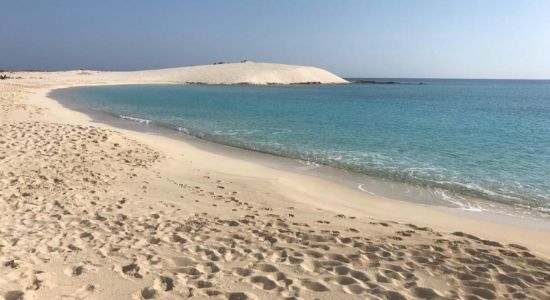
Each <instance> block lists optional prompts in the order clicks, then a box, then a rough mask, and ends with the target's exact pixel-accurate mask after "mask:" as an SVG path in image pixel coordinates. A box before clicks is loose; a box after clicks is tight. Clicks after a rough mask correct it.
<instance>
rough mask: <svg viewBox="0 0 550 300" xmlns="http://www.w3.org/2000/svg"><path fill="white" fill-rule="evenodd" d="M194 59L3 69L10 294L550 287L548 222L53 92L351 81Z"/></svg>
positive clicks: (3, 194) (470, 291)
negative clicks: (141, 121)
mask: <svg viewBox="0 0 550 300" xmlns="http://www.w3.org/2000/svg"><path fill="white" fill-rule="evenodd" d="M216 67H219V66H216ZM193 68H194V69H187V70H183V71H182V70H181V69H180V70H176V69H167V70H158V71H147V72H95V71H69V72H16V73H7V75H8V76H9V78H8V79H6V80H0V261H1V263H2V264H1V265H0V299H1V298H2V297H3V298H4V299H6V300H17V299H187V298H193V299H202V298H209V297H214V298H221V299H232V300H235V299H279V298H287V299H548V298H550V232H549V231H548V230H544V229H533V228H528V227H523V226H517V225H511V224H505V223H503V222H498V221H489V220H483V219H481V218H470V217H467V216H464V215H461V214H459V213H453V212H452V211H449V210H446V209H443V208H437V207H431V206H426V205H419V204H413V203H407V202H402V201H398V200H393V199H386V198H381V197H378V196H374V195H369V194H367V193H364V192H361V191H359V190H357V189H352V188H349V187H346V186H343V185H340V184H338V183H335V182H330V181H327V180H324V179H321V178H316V177H311V176H305V175H303V174H297V173H292V172H287V171H284V170H278V169H272V168H269V167H267V166H264V165H261V164H257V163H254V162H250V161H245V160H240V159H237V158H233V157H227V156H223V155H220V154H219V153H211V152H208V151H205V150H202V149H199V148H197V147H195V146H193V145H192V144H190V143H186V142H185V141H182V140H176V139H171V138H169V137H165V136H160V135H154V134H148V133H144V132H137V131H130V130H124V129H120V128H114V127H112V126H109V125H106V124H101V123H97V122H93V120H92V119H91V118H90V117H89V116H87V115H85V114H82V113H80V112H76V111H72V110H69V109H67V108H65V107H63V106H62V105H61V104H59V103H58V102H56V101H55V100H53V99H50V98H49V97H48V93H49V92H50V91H51V90H53V89H57V88H63V87H71V86H83V85H102V84H131V83H184V82H201V83H224V84H231V83H251V84H270V83H311V82H326V83H329V82H330V83H345V81H344V80H343V79H341V78H339V77H337V76H335V75H333V74H331V73H328V72H326V71H323V70H320V69H314V68H312V69H308V68H307V67H300V68H298V69H296V67H295V66H291V67H285V66H284V65H278V66H274V65H270V64H254V63H250V64H249V63H245V64H238V65H237V66H231V65H225V66H223V68H230V69H231V70H230V71H229V72H227V70H226V71H219V69H217V68H212V66H207V67H205V68H206V69H200V67H193ZM197 68H198V69H197ZM242 68H245V69H242ZM224 74H244V75H242V76H241V75H239V76H234V75H232V76H229V75H224ZM253 74H256V75H253ZM258 74H260V75H258ZM262 74H263V75H262ZM228 76H229V77H228Z"/></svg>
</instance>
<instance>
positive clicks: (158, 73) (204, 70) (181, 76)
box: [18, 62, 347, 85]
mask: <svg viewBox="0 0 550 300" xmlns="http://www.w3.org/2000/svg"><path fill="white" fill-rule="evenodd" d="M18 74H23V76H25V77H26V78H29V77H31V78H32V77H35V78H36V77H38V76H41V75H40V74H41V73H40V72H20V73H18ZM75 75H78V76H75ZM48 77H49V78H50V79H51V80H67V79H69V80H81V81H83V82H86V83H90V82H93V81H98V82H111V83H112V82H124V83H202V84H259V85H265V84H328V83H347V81H346V80H344V79H342V78H340V77H338V76H336V75H334V74H332V73H330V72H328V71H325V70H323V69H319V68H315V67H306V66H293V65H284V64H272V63H255V62H246V63H228V64H217V65H203V66H191V67H181V68H169V69H158V70H145V71H128V72H107V71H92V70H78V71H65V72H51V73H48Z"/></svg>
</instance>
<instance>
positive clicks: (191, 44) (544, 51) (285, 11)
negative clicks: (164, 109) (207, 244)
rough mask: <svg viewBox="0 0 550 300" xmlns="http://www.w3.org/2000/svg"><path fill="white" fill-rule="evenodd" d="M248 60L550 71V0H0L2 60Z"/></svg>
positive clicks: (20, 66) (481, 72)
mask: <svg viewBox="0 0 550 300" xmlns="http://www.w3.org/2000/svg"><path fill="white" fill-rule="evenodd" d="M243 59H249V60H253V61H261V62H276V63H287V64H299V65H311V66H316V67H320V68H324V69H327V70H329V71H331V72H333V73H335V74H337V75H340V76H342V77H370V78H405V77H415V78H507V79H511V78H523V79H550V1H548V0H540V1H537V0H532V1H521V0H516V1H508V0H479V1H472V0H466V1H451V0H417V1H410V0H401V1H399V0H379V1H368V0H346V1H324V0H317V1H306V0H272V1H271V0H261V1H257V0H249V1H248V0H247V1H237V0H235V1H223V0H219V1H214V0H202V1H183V0H179V1H178V0H173V1H170V0H159V1H151V0H133V1H119V0H93V1H92V0H89V1H84V0H64V1H62V0H48V1H43V0H35V1H30V0H0V69H9V70H24V69H34V70H68V69H95V70H138V69H154V68H164V67H178V66H188V65H200V64H211V63H213V62H216V61H226V62H232V61H240V60H243Z"/></svg>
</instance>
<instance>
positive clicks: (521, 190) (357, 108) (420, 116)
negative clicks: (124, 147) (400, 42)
mask: <svg viewBox="0 0 550 300" xmlns="http://www.w3.org/2000/svg"><path fill="white" fill-rule="evenodd" d="M392 80H395V79H392ZM395 81H400V82H402V83H403V84H395V85H383V84H376V85H373V84H349V85H313V86H206V85H126V86H102V87H82V88H77V89H73V90H72V91H71V93H72V95H73V96H75V97H73V98H72V101H75V102H76V103H77V104H79V105H83V106H86V107H88V108H92V109H96V110H101V111H105V112H109V113H113V114H117V115H122V116H131V117H135V118H139V119H146V120H152V121H154V122H155V123H156V124H161V125H163V126H166V127H170V128H174V129H179V130H181V131H184V132H186V133H189V134H191V135H195V136H198V137H201V138H204V139H207V140H211V141H215V142H219V143H223V144H227V145H232V146H237V147H241V148H246V149H253V150H258V151H262V152H268V153H272V154H277V155H281V156H286V157H291V158H299V159H303V160H306V161H309V162H315V163H320V164H326V165H330V166H333V167H338V168H343V169H348V170H352V171H355V172H360V173H364V174H367V175H371V176H377V177H382V178H385V179H391V180H396V181H401V182H407V183H411V184H415V185H419V186H424V187H428V188H437V189H442V190H445V191H451V192H453V193H455V194H462V195H469V196H474V197H481V198H485V199H489V200H493V201H499V202H505V203H512V204H520V205H522V206H526V207H530V208H533V209H537V210H541V211H549V210H550V81H509V80H504V81H499V80H395ZM420 81H421V82H423V83H425V84H423V85H418V82H420Z"/></svg>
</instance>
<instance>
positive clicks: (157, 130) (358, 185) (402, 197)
mask: <svg viewBox="0 0 550 300" xmlns="http://www.w3.org/2000/svg"><path fill="white" fill-rule="evenodd" d="M79 87H82V86H72V87H69V88H56V89H52V90H51V91H49V92H48V98H50V99H52V100H54V101H57V102H58V103H60V104H61V105H62V106H63V107H65V108H67V109H69V110H73V111H77V112H80V113H83V114H85V115H87V116H88V117H90V118H91V119H92V120H93V122H99V123H102V124H106V125H108V126H113V127H116V128H120V129H127V130H132V131H138V132H146V133H152V134H158V135H161V136H165V137H168V138H172V139H176V140H181V141H183V142H185V143H190V144H191V145H192V146H195V147H197V148H199V149H201V150H204V151H207V152H210V153H213V154H217V155H221V156H229V157H231V158H234V159H238V160H245V161H247V162H252V163H258V164H261V165H263V166H265V167H268V168H273V169H277V170H280V171H286V172H293V173H297V174H301V175H305V176H312V177H315V178H320V179H324V180H328V181H331V182H334V183H337V184H340V185H343V186H345V187H348V188H350V189H356V190H360V191H362V192H364V193H366V194H369V195H371V196H374V197H380V198H388V199H392V200H394V201H399V202H404V203H412V204H418V205H425V206H427V207H434V208H436V209H444V210H447V211H448V212H450V213H452V214H456V215H460V216H466V217H468V218H472V219H475V220H491V221H494V222H497V223H503V224H511V225H517V226H520V227H525V228H531V229H542V230H549V231H550V217H549V215H547V214H546V213H544V212H543V211H539V210H534V209H529V208H524V207H521V206H519V205H514V204H507V203H501V202H499V201H496V200H492V199H484V198H477V197H473V196H469V195H462V194H461V196H463V197H465V198H463V199H462V200H464V202H465V203H460V202H458V201H456V200H455V199H454V198H452V197H451V199H444V198H445V196H447V195H446V193H447V192H448V193H453V194H452V195H453V196H456V195H455V194H454V193H455V192H451V191H446V190H444V189H440V188H428V187H424V186H417V185H413V184H410V183H406V182H398V181H393V180H391V179H385V178H378V177H375V176H371V175H367V174H362V173H357V172H354V171H350V170H346V169H340V168H337V167H332V166H327V165H323V164H317V163H314V164H315V166H311V164H310V162H308V161H304V160H301V159H297V158H292V157H285V156H280V155H277V154H272V153H268V152H262V151H258V150H253V149H245V148H240V147H236V146H232V145H226V144H223V143H218V142H216V141H211V140H208V139H203V138H201V137H198V136H195V135H191V134H188V133H186V132H184V131H178V130H175V129H174V128H171V127H165V126H162V125H157V124H155V120H146V122H144V121H145V120H141V119H136V118H134V117H133V116H122V115H120V116H119V115H117V114H114V113H110V112H104V111H99V110H94V109H90V108H87V107H79V106H78V105H75V104H72V103H71V100H70V99H69V98H70V97H72V96H74V94H70V91H67V90H68V89H71V88H79ZM56 96H57V97H58V98H56ZM437 192H441V193H443V195H436V193H437ZM438 196H439V198H438Z"/></svg>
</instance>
